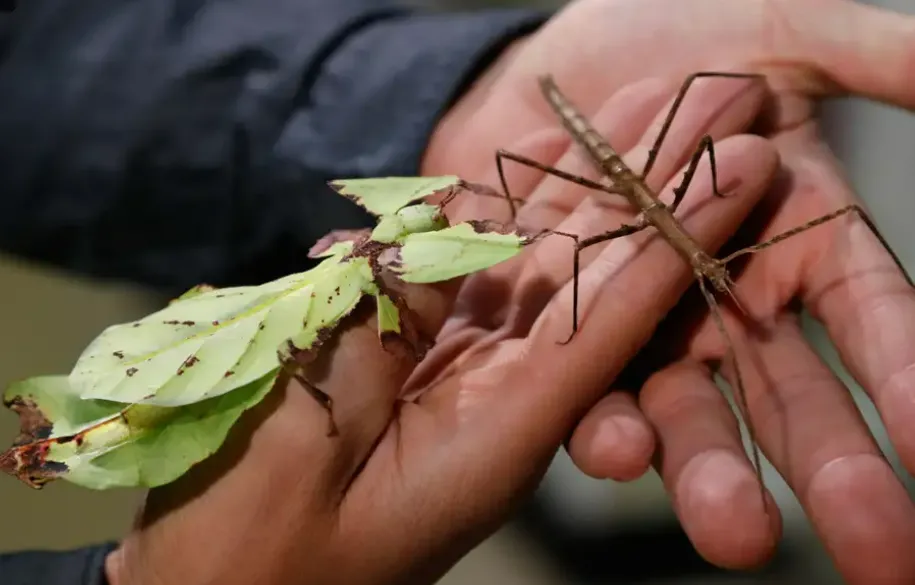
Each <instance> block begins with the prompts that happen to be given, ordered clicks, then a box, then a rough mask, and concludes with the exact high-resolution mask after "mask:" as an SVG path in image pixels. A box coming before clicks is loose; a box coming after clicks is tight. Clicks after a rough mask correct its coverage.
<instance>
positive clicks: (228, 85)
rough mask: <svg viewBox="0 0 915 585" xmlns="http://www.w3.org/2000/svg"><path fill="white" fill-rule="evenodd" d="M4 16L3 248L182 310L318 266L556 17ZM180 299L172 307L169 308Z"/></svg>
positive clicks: (53, 2) (345, 8)
mask: <svg viewBox="0 0 915 585" xmlns="http://www.w3.org/2000/svg"><path fill="white" fill-rule="evenodd" d="M18 4H19V5H18V8H17V9H16V10H15V12H13V13H12V14H10V15H6V14H4V15H0V185H2V191H0V250H3V251H6V252H9V253H12V254H16V255H19V256H22V257H25V258H28V259H31V260H37V261H39V262H44V263H50V264H53V265H56V266H58V267H63V268H66V269H70V270H73V271H77V272H80V273H83V274H87V275H91V276H95V277H102V278H118V279H126V280H131V281H134V282H138V283H142V284H147V285H152V286H156V287H162V288H163V289H167V291H168V292H179V291H181V290H183V289H186V288H188V287H190V286H192V285H194V284H197V283H200V282H208V283H211V284H215V285H219V286H223V285H229V284H241V283H256V282H261V281H264V280H267V279H270V278H275V277H277V276H279V275H282V274H286V273H289V272H293V271H298V270H302V269H304V268H306V267H308V265H309V264H308V261H307V259H306V258H305V253H306V251H307V249H308V247H309V246H310V245H311V244H312V243H313V242H314V241H315V240H316V239H317V238H318V237H320V236H321V235H323V234H324V233H326V232H327V231H329V230H331V229H333V228H339V227H359V226H362V225H365V223H366V222H367V221H368V218H367V217H366V216H365V215H364V214H363V213H362V212H361V210H359V209H358V208H357V207H356V206H354V205H352V204H351V203H349V202H348V201H346V200H344V199H343V198H341V197H339V196H337V195H335V194H333V192H332V191H330V189H329V188H328V187H326V184H325V183H326V181H328V180H330V179H334V178H342V177H353V176H383V175H392V174H408V175H409V174H416V173H417V171H418V166H419V160H420V157H421V154H422V152H423V150H424V149H425V146H426V144H427V141H428V139H429V136H430V134H431V131H432V130H433V128H434V126H435V124H436V122H437V120H438V118H439V116H440V115H441V114H442V113H443V112H444V111H445V110H446V109H447V107H448V106H449V104H450V103H451V101H452V100H453V99H454V98H455V96H456V95H457V94H458V93H459V92H460V91H461V90H462V89H463V88H464V87H465V85H466V84H467V82H468V81H469V79H471V78H472V76H473V74H474V73H476V72H477V71H478V69H479V68H480V67H482V66H483V65H484V64H485V63H487V62H488V61H489V60H491V58H492V57H493V56H494V55H495V54H496V53H497V51H498V50H499V49H500V48H501V47H503V46H504V45H505V44H507V43H508V42H509V41H511V40H513V39H515V38H517V37H519V36H521V35H522V34H524V33H526V32H529V31H530V30H532V29H533V28H535V27H536V26H537V25H539V24H540V23H541V22H542V21H543V15H541V14H539V13H534V12H527V11H495V10H493V11H487V12H476V13H466V14H422V13H416V12H414V11H412V10H409V9H405V8H402V7H399V6H397V5H396V4H395V3H393V2H389V1H386V0H324V1H319V0H235V1H232V2H229V1H223V0H29V1H28V2H19V3H18ZM163 292H165V290H164V291H163Z"/></svg>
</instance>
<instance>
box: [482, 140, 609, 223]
mask: <svg viewBox="0 0 915 585" xmlns="http://www.w3.org/2000/svg"><path fill="white" fill-rule="evenodd" d="M503 159H508V160H510V161H514V162H516V163H518V164H521V165H524V166H527V167H532V168H535V169H537V170H539V171H542V172H544V173H547V174H550V175H553V176H555V177H559V178H560V179H565V180H566V181H569V182H571V183H575V184H576V185H581V186H582V187H587V188H589V189H594V190H596V191H603V192H604V193H610V194H611V195H624V193H625V192H624V191H623V190H621V189H617V188H616V187H611V186H608V185H603V184H601V183H598V182H597V181H592V180H590V179H586V178H584V177H582V176H579V175H573V174H572V173H568V172H566V171H563V170H560V169H557V168H555V167H551V166H549V165H545V164H543V163H541V162H538V161H536V160H534V159H532V158H528V157H526V156H523V155H520V154H515V153H513V152H508V151H507V150H503V149H501V148H500V149H499V150H497V151H496V168H497V169H498V171H499V181H500V182H501V184H502V190H503V191H504V192H505V194H506V195H508V181H507V180H506V179H505V167H504V165H503V164H502V160H503ZM512 199H517V198H512ZM512 219H514V216H512Z"/></svg>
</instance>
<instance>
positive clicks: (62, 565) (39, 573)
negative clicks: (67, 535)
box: [0, 542, 117, 585]
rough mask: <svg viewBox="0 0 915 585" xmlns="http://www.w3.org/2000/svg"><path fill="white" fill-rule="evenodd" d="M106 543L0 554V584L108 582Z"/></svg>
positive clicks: (111, 544)
mask: <svg viewBox="0 0 915 585" xmlns="http://www.w3.org/2000/svg"><path fill="white" fill-rule="evenodd" d="M116 546H117V544H116V543H114V542H109V543H105V544H101V545H97V546H90V547H85V548H78V549H75V550H70V551H61V552H57V551H24V552H15V553H6V554H2V555H0V576H2V579H0V581H2V583H3V585H37V584H39V583H40V584H41V585H108V579H107V578H106V576H105V558H106V557H107V556H108V553H109V552H111V551H112V550H114V548H115V547H116Z"/></svg>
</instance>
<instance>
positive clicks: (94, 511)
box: [0, 0, 915, 585]
mask: <svg viewBox="0 0 915 585" xmlns="http://www.w3.org/2000/svg"><path fill="white" fill-rule="evenodd" d="M412 3H413V4H416V5H420V6H423V7H428V8H436V9H444V8H483V7H487V6H494V5H503V6H504V5H516V6H517V5H527V6H539V7H552V6H559V5H561V4H563V2H560V1H557V0H552V1H551V0H539V1H538V0H514V1H511V0H502V1H501V2H498V1H495V0H440V1H434V0H413V2H412ZM876 4H882V5H884V6H887V7H892V8H894V9H896V10H899V11H904V12H909V13H915V5H913V4H912V3H911V0H883V1H881V2H876ZM824 115H825V116H826V118H827V124H826V127H827V130H828V137H829V139H830V141H831V143H832V144H833V146H834V148H835V150H836V152H837V153H838V154H839V156H840V158H841V159H842V160H843V161H844V162H845V163H846V165H847V168H848V174H849V177H850V179H851V181H852V183H853V184H854V185H855V186H856V187H857V189H858V192H859V193H860V194H861V196H862V197H863V198H864V200H865V202H866V203H867V205H868V206H869V208H870V210H871V212H872V213H873V215H874V216H875V217H876V220H877V223H878V224H879V225H880V226H881V229H882V230H884V233H885V234H886V235H887V237H888V238H889V240H890V243H891V244H892V245H893V246H894V248H895V249H896V251H897V252H898V253H899V254H900V256H901V257H902V259H903V262H904V263H905V264H906V265H907V266H908V267H909V270H910V271H913V270H915V239H912V238H911V237H909V238H907V237H906V235H907V231H910V230H911V228H910V225H909V223H910V221H911V219H912V218H915V196H913V195H915V194H913V187H912V185H913V184H915V170H913V167H912V165H911V164H909V162H908V161H909V160H910V158H911V156H912V153H913V152H915V116H912V115H910V114H907V113H904V112H900V111H896V110H893V109H890V108H886V107H883V106H878V105H875V104H871V103H865V102H860V101H855V100H840V101H836V102H834V103H830V104H828V105H827V106H826V108H825V110H824ZM162 301H163V299H161V298H157V297H155V296H153V295H151V294H150V293H148V292H146V291H142V290H139V289H135V288H131V287H129V286H123V285H111V284H102V283H97V282H91V281H85V280H82V279H79V278H75V277H73V276H72V275H69V274H61V273H58V272H56V271H54V270H49V269H47V268H45V267H38V266H32V265H28V264H25V263H23V262H21V261H19V260H18V259H14V258H9V257H3V256H0V323H2V326H3V335H0V384H2V385H3V386H5V385H6V384H7V383H9V382H10V381H12V380H15V379H18V378H22V377H27V376H32V375H36V374H39V373H64V372H66V371H68V369H69V368H70V367H71V366H72V363H73V360H75V358H76V357H77V356H78V354H79V352H80V351H81V349H82V348H83V347H84V346H85V344H86V343H87V342H88V341H89V340H90V339H91V338H92V337H93V336H94V335H96V334H97V333H98V332H99V331H100V330H101V329H102V328H103V327H105V326H106V325H109V324H111V323H114V322H119V321H124V320H128V319H132V318H135V317H138V316H140V315H143V314H145V313H148V312H149V311H151V310H152V309H154V308H156V307H157V306H158V305H160V304H161V303H162ZM808 329H809V332H810V335H811V337H812V338H813V339H814V340H815V341H816V342H817V343H818V345H819V346H820V347H821V349H822V350H823V351H824V352H825V354H826V355H827V358H828V360H829V361H830V363H831V364H832V365H833V366H834V367H835V368H836V369H837V370H838V371H839V372H840V374H841V375H842V376H843V377H844V379H845V380H846V381H848V383H849V384H850V386H851V387H852V388H853V393H854V395H855V399H856V400H857V401H858V403H859V405H860V406H861V408H862V410H863V412H864V413H865V417H866V418H867V420H868V422H869V423H870V424H871V425H872V428H873V429H874V431H875V434H876V435H877V437H878V439H879V440H880V441H881V444H882V446H883V448H884V450H885V451H886V452H887V455H888V456H889V457H890V459H891V461H893V462H894V463H896V458H895V454H894V453H893V452H892V450H891V449H890V447H889V445H888V443H887V441H886V437H885V433H884V432H883V429H882V427H881V426H880V423H879V418H878V417H877V415H876V414H875V412H874V409H873V407H872V406H871V405H870V403H869V402H868V401H867V400H866V399H865V398H864V397H863V394H862V393H861V392H860V390H858V389H857V388H856V387H855V386H854V385H853V383H852V382H851V381H850V380H849V379H848V377H847V376H846V375H845V374H844V372H842V371H841V367H840V365H839V364H838V362H837V360H836V359H835V356H834V353H833V352H832V350H831V348H830V347H829V346H828V344H827V343H826V342H825V339H824V337H823V336H822V333H821V331H820V330H819V329H818V328H817V327H816V326H815V325H814V324H810V326H809V328H808ZM15 427H16V418H15V416H13V415H12V414H11V413H8V412H6V411H2V412H0V443H3V444H6V442H7V441H9V439H10V438H12V436H13V435H14V434H15ZM897 465H898V464H897ZM906 477H907V476H906ZM766 480H767V483H768V485H769V486H770V488H771V489H772V490H773V491H774V492H775V494H776V498H777V499H778V501H779V504H780V506H781V507H782V510H783V513H784V516H785V521H786V523H785V541H784V546H783V550H782V552H781V553H780V556H779V559H778V560H777V562H776V563H774V564H773V566H772V567H771V568H770V569H768V570H766V571H764V572H761V573H759V574H753V575H729V574H724V573H721V572H715V571H712V570H711V569H710V568H709V567H708V566H706V565H705V564H704V563H703V562H702V561H701V560H700V559H698V557H697V556H696V555H695V554H694V553H693V552H692V550H691V548H690V546H689V544H688V542H687V541H686V540H685V537H684V536H683V534H682V532H680V531H679V528H678V527H677V525H676V522H675V519H674V518H673V516H672V514H671V511H670V507H669V503H668V501H667V499H666V496H665V495H664V493H663V491H662V489H661V486H660V481H659V479H658V478H657V476H656V475H655V474H653V473H651V474H649V475H648V476H647V477H646V478H644V479H643V480H640V481H638V482H634V483H631V484H615V483H612V482H601V481H595V480H590V479H587V478H585V477H584V476H583V475H582V474H580V473H578V472H577V471H576V470H575V469H574V467H573V466H572V465H571V463H570V462H569V460H568V459H567V457H565V455H564V453H560V455H559V456H558V457H557V459H556V461H555V463H554V465H553V467H552V468H551V470H550V472H549V474H548V476H547V478H546V480H545V482H544V483H543V485H542V487H541V489H540V490H539V492H538V494H537V496H536V498H534V499H533V500H532V501H531V502H530V504H529V505H528V506H527V507H526V508H525V509H524V510H522V511H521V513H520V514H519V516H518V518H517V519H516V521H515V522H513V523H512V525H510V526H508V527H506V528H505V529H504V530H502V531H501V532H500V533H499V534H497V535H496V536H495V537H493V538H492V539H490V540H489V541H488V542H486V543H485V544H484V545H482V546H481V547H479V548H478V549H477V550H476V551H474V552H473V553H472V554H471V555H470V556H468V557H467V558H465V559H464V560H463V561H462V562H461V563H459V564H458V565H457V566H456V567H455V568H454V570H453V571H452V572H451V574H449V575H448V576H447V577H446V578H445V579H444V580H443V582H442V583H443V584H445V585H470V584H472V583H499V584H504V585H514V584H518V585H520V584H524V585H559V584H576V583H578V584H582V585H584V584H587V583H606V582H613V583H636V582H639V583H647V582H653V583H654V582H656V583H668V584H673V585H686V584H688V583H709V582H714V583H735V584H736V583H758V584H763V583H777V582H778V583H797V584H800V583H805V582H816V583H818V584H823V585H830V584H838V583H841V581H840V580H839V579H838V577H837V576H836V575H835V573H834V572H833V570H832V568H831V565H830V563H829V561H828V559H827V558H826V557H825V554H824V553H823V551H822V548H821V547H820V545H819V544H818V543H817V542H816V541H815V540H814V539H813V538H812V535H811V532H810V527H809V524H808V523H807V521H806V519H805V518H804V517H803V514H802V513H801V511H800V509H799V508H798V506H797V502H796V500H795V499H794V497H793V495H792V494H791V493H790V492H789V491H788V490H787V487H786V486H785V485H784V483H783V482H782V480H781V479H780V477H779V476H778V475H777V474H776V473H775V472H774V471H773V470H772V469H771V468H768V469H767V470H766ZM907 481H908V479H907ZM909 485H910V486H911V482H909ZM140 496H141V494H140V493H138V492H136V491H132V490H122V491H112V492H103V493H97V492H92V491H89V490H83V489H79V488H76V487H72V486H70V485H69V484H66V483H63V482H60V483H56V484H52V485H50V486H48V487H46V488H45V489H44V490H43V491H41V492H36V491H33V490H30V489H28V488H26V487H25V486H23V485H21V484H20V483H18V482H17V481H15V480H13V479H12V478H9V477H7V476H5V475H4V476H2V477H0V506H2V510H3V512H2V514H0V550H17V549H23V548H32V547H36V548H63V547H73V546H79V545H82V544H86V543H90V542H96V541H100V540H103V539H109V538H117V537H118V536H119V535H121V534H123V532H124V531H125V530H126V529H127V527H128V526H129V523H130V521H131V517H132V514H133V510H134V507H135V505H136V504H137V502H138V501H139V497H140ZM634 555H638V556H642V555H645V556H648V557H649V558H655V559H657V560H658V562H657V563H656V564H657V565H658V567H654V568H652V569H653V570H652V572H648V571H647V570H646V569H647V568H646V567H645V565H644V563H641V564H639V565H632V564H631V562H630V561H631V558H632V557H633V556H634ZM598 558H599V559H601V561H600V562H599V563H596V564H598V565H600V567H598V568H594V567H592V566H591V565H592V564H594V563H592V562H587V560H588V559H590V560H591V561H593V560H594V559H598ZM665 566H666V569H665ZM614 567H615V568H614Z"/></svg>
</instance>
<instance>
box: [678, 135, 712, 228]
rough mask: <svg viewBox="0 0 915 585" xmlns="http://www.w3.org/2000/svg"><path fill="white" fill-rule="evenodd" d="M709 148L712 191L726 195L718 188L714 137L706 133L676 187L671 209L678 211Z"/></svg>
mask: <svg viewBox="0 0 915 585" xmlns="http://www.w3.org/2000/svg"><path fill="white" fill-rule="evenodd" d="M706 150H708V161H709V168H710V169H711V174H712V193H713V194H714V195H715V196H716V197H724V195H723V194H722V193H721V191H719V190H718V165H717V163H716V162H715V147H714V145H713V144H712V137H711V136H709V135H708V134H706V135H705V136H703V137H702V140H700V141H699V146H698V147H697V148H696V150H695V152H693V156H692V158H690V161H689V166H688V167H686V172H685V173H683V180H682V181H681V182H680V185H679V186H678V187H674V201H673V203H672V204H671V205H670V211H671V213H673V212H674V211H676V209H677V207H679V206H680V202H681V201H683V196H684V195H686V189H687V188H689V184H690V183H691V182H692V180H693V176H695V174H696V170H697V169H698V168H699V161H700V160H702V153H703V152H705V151H706Z"/></svg>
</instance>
